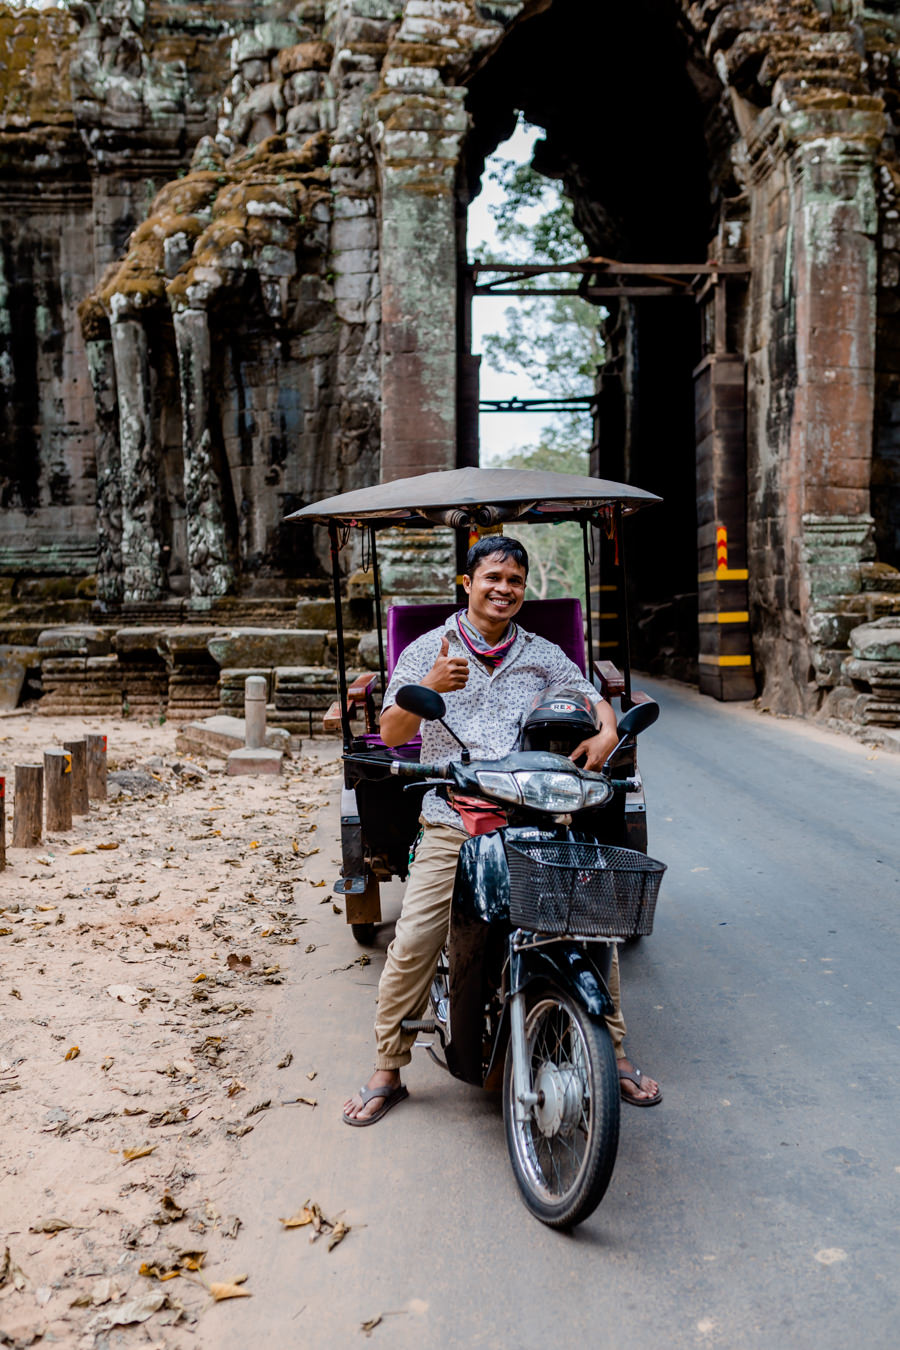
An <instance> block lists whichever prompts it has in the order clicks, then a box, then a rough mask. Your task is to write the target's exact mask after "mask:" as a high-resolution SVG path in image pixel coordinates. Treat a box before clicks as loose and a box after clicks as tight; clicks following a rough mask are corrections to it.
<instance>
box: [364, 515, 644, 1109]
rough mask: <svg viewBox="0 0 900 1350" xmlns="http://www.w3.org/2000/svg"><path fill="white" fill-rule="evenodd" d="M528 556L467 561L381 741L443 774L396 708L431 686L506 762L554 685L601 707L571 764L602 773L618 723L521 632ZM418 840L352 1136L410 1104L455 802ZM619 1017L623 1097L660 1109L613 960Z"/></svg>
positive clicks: (427, 812)
mask: <svg viewBox="0 0 900 1350" xmlns="http://www.w3.org/2000/svg"><path fill="white" fill-rule="evenodd" d="M527 576H528V554H527V553H526V552H525V549H524V548H523V547H522V545H521V544H520V543H519V542H518V541H517V540H515V539H508V538H505V537H503V536H488V537H487V538H485V539H480V540H479V541H478V543H476V544H475V545H474V546H473V547H472V548H471V549H470V550H469V556H468V559H467V562H466V575H465V576H464V578H463V585H464V586H465V590H466V594H467V595H468V608H467V609H466V610H465V611H460V613H459V614H454V615H453V616H452V617H451V618H450V619H448V620H447V622H446V623H445V624H442V625H441V626H440V627H439V628H435V629H432V631H431V632H430V633H425V634H424V635H423V636H422V637H420V638H418V639H417V640H416V641H415V642H413V643H411V644H410V645H409V647H407V648H406V650H405V651H404V652H403V653H402V654H401V656H400V659H399V661H398V662H397V665H396V667H395V669H394V673H393V675H392V676H391V681H390V684H389V685H388V688H387V691H386V693H385V697H384V706H383V708H382V712H381V723H380V730H381V738H382V740H383V741H384V743H385V744H386V745H391V746H393V745H403V744H404V743H405V742H406V741H409V740H411V739H412V737H413V736H415V735H416V734H417V733H418V732H419V730H420V728H421V732H422V759H423V761H425V762H427V763H432V764H446V763H448V762H449V761H450V760H452V759H456V758H457V757H458V755H459V746H458V745H457V744H456V742H455V741H454V740H453V739H452V737H450V736H449V735H448V734H447V732H446V731H445V730H444V728H443V727H442V726H441V725H440V723H438V722H426V723H424V725H423V724H422V721H421V719H420V718H418V717H416V716H415V714H413V713H408V712H404V711H403V709H402V708H399V707H397V704H396V702H395V698H396V693H397V690H398V689H399V688H400V686H401V685H404V684H424V685H427V686H428V687H429V688H431V689H434V690H436V692H437V693H439V694H441V695H442V696H443V698H444V700H445V702H446V704H447V721H448V722H449V724H450V725H451V726H452V727H453V728H454V730H456V732H457V734H458V735H459V736H460V737H461V739H462V740H464V741H465V743H466V745H468V747H469V749H470V750H471V752H472V758H473V759H496V758H500V757H501V756H503V755H506V754H509V752H510V750H512V749H513V747H514V745H515V743H516V740H517V738H518V734H519V730H520V728H521V726H522V723H523V721H524V720H525V717H526V716H527V714H528V711H529V709H530V707H531V704H532V702H533V700H534V698H535V696H536V695H537V694H539V693H540V692H541V691H542V690H544V689H546V688H548V687H549V686H550V685H565V686H566V687H567V688H574V689H581V690H583V691H584V692H585V693H587V694H588V696H589V697H590V698H591V699H592V701H593V702H594V703H595V704H596V710H597V716H598V721H599V724H600V729H599V730H598V731H597V733H596V734H595V735H593V736H590V737H588V738H587V739H586V740H584V741H582V742H581V744H580V745H579V746H577V747H576V749H575V750H573V752H572V754H571V759H572V760H575V761H577V760H582V759H583V761H584V763H583V765H582V767H583V768H586V769H594V770H597V769H601V768H602V767H603V765H604V763H605V762H606V759H607V757H608V756H609V754H610V752H611V751H612V750H613V748H614V747H615V745H616V742H617V739H618V738H617V735H616V718H615V714H614V713H613V710H612V708H611V707H610V706H609V704H608V703H606V702H605V701H604V700H603V699H599V698H598V694H597V691H596V689H594V687H593V686H592V685H591V684H589V683H588V682H587V681H586V680H585V678H584V676H583V675H582V674H581V671H580V670H579V669H578V668H577V666H575V665H574V663H573V662H572V661H570V660H569V658H568V657H567V656H566V655H565V653H564V652H563V651H561V650H560V648H559V647H557V646H556V645H555V644H554V643H552V642H548V641H547V640H546V639H545V638H541V637H538V636H536V635H535V634H534V633H526V632H524V631H523V630H522V629H520V628H518V627H517V625H516V624H515V623H514V622H513V619H514V616H515V615H516V614H517V613H518V612H519V610H520V609H521V607H522V602H523V601H524V599H525V583H526V580H527ZM421 819H422V824H423V830H422V836H421V839H420V842H419V844H418V847H417V849H416V853H415V858H414V861H413V863H412V866H411V868H410V874H409V881H408V883H407V888H406V895H405V896H404V899H403V907H402V910H401V914H400V918H399V919H398V920H397V927H396V935H395V937H394V940H393V942H392V943H391V945H390V946H389V948H388V951H387V960H386V962H385V967H384V971H383V973H382V976H381V980H380V983H379V985H378V1009H377V1012H376V1016H375V1045H376V1055H375V1071H374V1073H373V1074H372V1076H371V1077H370V1079H369V1081H368V1083H367V1084H366V1086H365V1087H364V1088H361V1089H360V1090H359V1092H358V1093H356V1094H355V1095H354V1096H353V1097H351V1098H350V1099H349V1100H348V1101H347V1102H345V1104H344V1111H343V1120H344V1122H345V1123H346V1124H347V1125H372V1124H374V1123H375V1122H376V1121H377V1120H380V1119H381V1117H382V1116H383V1115H384V1114H385V1113H386V1112H387V1111H389V1110H390V1109H391V1107H392V1106H396V1105H397V1103H398V1102H400V1101H403V1100H404V1098H405V1097H407V1096H408V1093H407V1090H406V1088H405V1087H404V1086H403V1084H402V1083H401V1081H400V1069H401V1068H402V1066H403V1065H405V1064H408V1063H409V1061H410V1059H411V1053H410V1051H411V1046H412V1042H413V1041H414V1039H415V1037H414V1036H411V1035H406V1034H404V1033H403V1032H402V1031H401V1029H400V1023H401V1022H402V1021H403V1020H404V1019H406V1018H410V1019H416V1018H420V1017H421V1016H422V1014H423V1013H424V1011H425V1009H426V1007H427V1006H428V993H429V989H430V987H431V980H432V977H433V975H434V969H435V966H436V964H437V958H438V956H439V954H440V951H441V948H442V947H443V945H444V942H445V941H446V937H447V929H448V925H449V918H450V900H451V896H452V893H453V880H454V876H455V873H456V863H457V858H458V855H459V850H460V848H461V847H462V845H463V843H464V842H465V840H466V838H467V837H468V836H467V835H466V833H465V830H464V827H463V824H462V821H461V819H460V817H459V814H458V813H457V812H456V811H454V809H453V807H452V806H451V805H450V804H449V802H447V801H444V800H443V798H441V797H438V796H437V794H436V793H435V792H433V791H432V792H429V793H428V794H427V795H426V797H425V798H424V801H423V803H422V817H421ZM609 984H610V994H611V995H612V999H613V1003H614V1005H615V1009H616V1011H615V1014H614V1016H613V1017H611V1018H609V1019H608V1022H607V1025H608V1026H609V1030H610V1034H611V1036H612V1039H613V1045H614V1047H615V1051H616V1059H617V1061H618V1065H619V1079H620V1084H621V1092H622V1097H623V1099H624V1100H625V1101H627V1102H631V1103H632V1104H633V1105H635V1106H655V1105H656V1103H657V1102H658V1101H661V1099H662V1094H661V1093H660V1091H659V1086H658V1084H657V1083H656V1082H654V1080H653V1079H652V1078H647V1077H644V1076H643V1075H642V1074H641V1072H640V1070H639V1069H635V1067H634V1065H632V1064H631V1062H630V1061H629V1060H628V1059H626V1057H625V1055H624V1052H623V1049H622V1043H623V1040H624V1036H625V1023H624V1020H623V1018H622V1014H621V1010H620V1008H619V967H618V960H617V957H616V953H615V949H614V950H613V965H612V969H611V972H610V981H609Z"/></svg>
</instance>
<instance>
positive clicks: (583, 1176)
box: [503, 989, 619, 1228]
mask: <svg viewBox="0 0 900 1350" xmlns="http://www.w3.org/2000/svg"><path fill="white" fill-rule="evenodd" d="M525 1041H526V1045H527V1048H528V1060H529V1072H530V1076H531V1083H532V1089H533V1091H536V1092H538V1093H539V1094H541V1101H539V1103H538V1105H537V1106H536V1107H533V1108H532V1110H531V1112H530V1114H529V1116H528V1119H527V1120H526V1121H524V1122H519V1121H517V1120H516V1112H515V1100H516V1099H515V1083H514V1076H513V1064H512V1060H513V1055H512V1043H510V1046H509V1048H508V1049H507V1052H506V1064H505V1068H504V1079H503V1119H504V1124H505V1126H506V1145H507V1149H508V1150H509V1157H510V1162H511V1163H512V1168H513V1172H514V1173H515V1177H516V1181H517V1182H518V1185H519V1190H520V1191H521V1193H522V1198H523V1200H524V1201H525V1204H526V1205H527V1206H528V1208H529V1209H530V1210H531V1212H532V1214H534V1215H535V1217H536V1218H538V1219H540V1220H541V1222H542V1223H545V1224H547V1225H549V1227H551V1228H571V1227H573V1226H574V1225H575V1224H577V1223H581V1222H582V1220H584V1219H586V1218H587V1217H588V1215H590V1214H592V1213H593V1211H594V1210H595V1209H596V1208H597V1205H598V1204H599V1203H600V1201H601V1200H602V1198H603V1195H604V1193H605V1191H606V1188H607V1186H608V1185H609V1182H610V1178H611V1177H612V1172H613V1167H614V1166H615V1161H616V1152H617V1149H618V1146H619V1076H618V1071H617V1067H616V1056H615V1051H614V1050H613V1045H612V1041H611V1040H610V1036H609V1032H608V1031H607V1029H606V1027H605V1026H604V1025H602V1024H601V1025H598V1024H597V1023H596V1022H594V1021H593V1020H592V1019H591V1018H590V1017H589V1016H588V1015H587V1013H586V1012H585V1011H584V1009H583V1008H582V1007H581V1006H580V1005H579V1004H578V1003H577V1002H576V1001H575V1000H574V999H572V998H571V997H570V996H569V995H568V994H563V993H560V992H559V991H558V990H556V989H548V990H544V991H542V992H540V993H536V994H529V995H528V1004H527V1008H526V1015H525Z"/></svg>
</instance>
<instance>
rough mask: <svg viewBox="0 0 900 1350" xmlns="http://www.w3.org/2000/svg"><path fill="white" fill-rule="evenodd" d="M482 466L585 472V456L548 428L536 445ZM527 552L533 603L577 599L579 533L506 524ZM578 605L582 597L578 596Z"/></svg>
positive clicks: (570, 528) (571, 528)
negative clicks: (535, 601)
mask: <svg viewBox="0 0 900 1350" xmlns="http://www.w3.org/2000/svg"><path fill="white" fill-rule="evenodd" d="M486 463H487V464H489V465H491V467H495V468H501V467H502V468H505V469H546V470H549V471H551V472H553V473H579V474H586V473H587V472H588V455H587V449H586V447H585V446H583V445H581V444H579V443H578V442H577V441H573V439H572V438H571V437H570V436H569V435H568V434H567V433H566V431H565V430H564V429H562V428H559V427H549V428H548V429H547V431H546V432H545V433H544V435H543V436H542V437H541V439H540V441H538V443H537V445H529V446H525V447H524V448H523V449H521V450H514V451H512V452H511V453H508V454H505V455H503V456H502V458H497V459H495V460H493V461H491V460H490V459H487V460H486ZM505 533H506V534H510V535H512V536H513V538H515V539H520V540H521V541H522V543H523V544H524V545H525V547H526V549H527V550H528V559H529V563H530V566H529V569H528V595H529V597H530V598H533V599H535V600H549V599H553V598H555V597H557V596H565V595H577V596H581V590H582V577H583V572H584V563H583V558H582V543H581V530H580V529H579V527H578V526H577V525H575V524H573V523H572V522H570V521H566V522H564V523H563V524H560V525H518V524H512V525H508V526H507V527H506V530H505ZM582 604H584V598H583V597H582Z"/></svg>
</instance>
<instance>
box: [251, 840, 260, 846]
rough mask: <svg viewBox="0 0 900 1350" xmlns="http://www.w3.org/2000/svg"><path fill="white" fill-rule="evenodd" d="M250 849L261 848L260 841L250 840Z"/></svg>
mask: <svg viewBox="0 0 900 1350" xmlns="http://www.w3.org/2000/svg"><path fill="white" fill-rule="evenodd" d="M250 847H251V848H259V840H258V839H251V840H250Z"/></svg>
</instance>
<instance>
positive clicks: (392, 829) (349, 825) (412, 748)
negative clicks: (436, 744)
mask: <svg viewBox="0 0 900 1350" xmlns="http://www.w3.org/2000/svg"><path fill="white" fill-rule="evenodd" d="M659 501H660V498H659V497H656V496H654V495H653V494H652V493H650V492H645V491H643V490H642V489H640V488H636V487H631V486H629V485H628V484H624V483H615V482H611V481H609V480H606V479H601V478H591V477H582V476H579V475H574V474H563V473H552V472H544V471H539V470H519V469H476V468H467V469H452V470H448V471H446V472H441V473H427V474H422V475H419V476H417V477H414V478H403V479H398V480H396V481H394V482H389V483H380V484H378V485H376V486H374V487H370V488H363V489H360V490H359V491H355V492H348V493H344V494H342V495H340V496H337V497H331V498H328V499H326V500H323V501H319V502H313V503H312V504H310V505H309V506H305V507H303V508H301V509H300V510H299V511H296V512H294V513H293V514H292V515H290V516H288V517H287V519H288V520H289V521H302V522H308V523H318V524H322V525H326V526H327V527H328V531H329V535H330V540H331V565H332V582H333V587H334V601H335V613H336V628H337V639H338V694H339V698H338V702H337V705H336V707H333V708H332V709H331V710H330V712H329V714H328V717H327V718H326V725H327V724H328V723H329V722H330V723H331V724H332V725H335V724H336V723H337V721H338V719H339V721H340V728H341V736H342V740H343V749H344V756H345V766H344V791H343V795H342V800H341V849H342V867H341V877H340V879H339V881H338V882H337V884H336V885H335V892H336V893H338V894H343V896H344V899H345V911H346V919H347V922H348V923H349V924H350V925H351V926H352V929H353V934H354V937H355V938H356V939H357V941H358V942H360V943H362V944H363V945H368V944H370V943H371V942H372V941H373V940H374V937H375V931H376V925H377V924H378V923H379V922H380V920H381V900H380V884H381V882H383V881H390V880H392V879H393V878H395V877H397V878H399V879H400V880H405V878H406V875H407V871H408V866H409V852H410V847H411V845H412V843H413V841H414V840H415V837H416V834H417V832H418V828H419V826H418V819H419V814H420V810H421V793H420V792H418V791H408V790H407V791H404V788H403V784H402V783H401V782H400V781H399V780H398V779H397V778H393V777H391V778H383V779H381V780H380V781H373V779H372V778H371V777H369V776H367V774H366V773H364V772H363V771H362V770H361V769H360V767H359V762H360V757H361V756H362V757H372V758H373V759H382V760H387V761H390V760H394V759H401V760H403V759H405V760H417V759H418V758H419V748H420V741H419V738H418V737H416V738H415V739H413V740H412V741H410V742H409V743H408V744H406V745H403V746H398V747H395V748H393V749H389V748H388V747H387V746H386V745H385V744H384V742H383V741H382V740H381V738H380V736H379V735H378V719H377V710H376V697H375V694H376V690H380V693H381V695H382V696H383V694H384V691H385V689H386V687H387V682H388V680H389V679H390V676H391V674H392V672H393V669H394V667H395V665H396V663H397V659H398V657H399V656H400V653H401V652H402V651H403V650H404V648H405V647H406V646H408V644H409V643H410V642H412V641H413V640H414V639H415V638H417V637H419V636H421V635H422V634H423V633H425V632H427V631H429V630H430V629H432V628H435V627H436V626H437V625H438V624H440V623H443V622H444V621H445V620H446V619H447V618H448V617H449V616H450V615H451V614H452V613H453V612H454V611H455V610H457V609H459V608H460V605H461V601H460V600H459V599H457V600H456V601H455V602H451V601H448V602H446V603H442V604H421V605H414V604H404V605H398V604H394V605H391V606H390V607H389V608H388V610H387V613H386V615H384V614H383V613H382V602H381V585H380V577H379V569H378V549H377V537H378V534H379V532H380V531H382V530H385V529H391V528H395V527H398V526H407V527H412V528H415V529H416V530H422V529H427V528H429V527H431V528H438V527H450V528H451V529H453V530H455V531H456V532H457V538H458V540H459V541H460V544H461V545H463V544H467V543H468V538H469V532H470V531H471V530H472V529H481V530H484V529H491V528H495V527H496V526H498V525H504V526H506V525H510V526H513V527H514V526H515V524H537V523H546V524H555V523H557V522H560V521H577V522H578V523H579V524H580V526H581V530H582V538H583V557H584V591H583V594H584V597H585V602H586V609H587V613H588V614H589V615H590V612H591V604H590V599H591V559H592V556H593V538H592V532H593V531H594V530H598V531H599V530H603V531H604V532H606V533H613V532H615V535H616V538H617V543H618V551H619V565H620V566H624V540H623V539H622V535H621V525H622V519H623V517H625V516H628V515H630V514H632V513H633V512H634V511H636V510H637V509H639V508H640V507H642V506H647V505H650V504H653V503H656V502H659ZM353 530H360V531H362V532H364V534H365V535H366V536H367V538H366V544H367V552H368V556H369V566H370V567H371V569H372V590H373V598H374V606H375V621H376V627H377V633H378V654H379V670H378V673H377V674H375V673H370V672H366V673H364V674H362V675H360V676H358V677H357V678H356V679H355V680H354V681H353V682H352V683H351V682H348V673H347V665H346V658H345V653H344V645H343V618H342V609H341V602H342V596H341V568H340V553H341V549H342V548H343V547H345V546H346V545H347V543H348V542H349V539H350V537H351V533H352V531H353ZM622 603H623V606H625V613H624V614H623V616H622V634H623V640H622V642H621V655H622V668H621V669H619V668H617V667H616V666H615V665H614V664H613V663H612V662H610V661H606V660H595V659H594V656H595V653H594V636H593V625H592V623H591V622H590V621H589V622H588V623H587V625H585V623H584V611H583V610H582V606H581V602H580V600H579V598H577V597H574V596H573V597H571V598H564V599H550V600H527V601H526V602H525V603H524V604H523V606H522V608H521V610H520V612H519V614H518V616H517V618H518V620H519V621H520V623H521V625H522V627H523V628H525V629H526V630H530V631H532V632H535V633H537V634H538V635H540V636H542V637H545V638H548V639H549V640H551V641H552V642H555V643H556V644H557V645H558V646H560V647H561V648H562V650H563V651H564V652H565V653H566V655H567V656H569V657H570V658H571V659H572V660H573V661H574V663H575V664H576V666H578V668H579V669H580V670H581V671H582V673H583V674H585V675H586V676H587V678H588V679H589V680H590V681H591V682H592V683H593V684H594V685H595V687H596V688H597V690H598V691H599V692H600V693H601V694H602V695H603V697H604V698H606V699H607V700H608V701H610V702H614V701H615V700H618V701H619V703H620V707H621V711H622V713H624V712H626V711H627V710H628V709H629V708H631V707H632V706H634V704H635V703H638V702H641V701H644V700H645V699H646V695H643V694H642V693H640V692H636V691H634V690H633V689H632V687H631V669H630V659H629V647H628V636H627V634H628V623H627V606H626V597H625V591H624V586H623V588H622ZM532 734H533V739H532V742H531V744H530V746H529V748H544V749H553V750H556V751H557V752H562V753H568V752H569V751H570V750H571V749H573V748H574V746H575V745H576V744H577V743H578V741H580V740H581V738H582V735H583V732H582V731H576V732H575V735H576V736H577V740H573V741H571V744H569V745H568V749H567V748H566V744H565V726H564V718H563V719H560V718H558V717H557V718H556V719H555V720H554V718H553V717H552V716H550V717H549V718H548V719H546V720H545V722H543V723H541V724H540V726H538V727H537V728H536V729H533V733H532ZM541 736H544V737H545V738H547V739H545V740H544V741H543V742H540V739H539V738H540V737H541ZM348 756H349V757H350V758H349V759H347V758H346V757H348ZM354 761H356V762H355V763H354ZM611 771H612V772H615V773H616V774H618V775H621V776H623V777H625V776H629V777H633V778H635V779H636V780H637V781H636V784H635V790H634V791H631V792H629V793H628V794H627V796H625V797H624V798H623V800H622V803H621V806H620V807H619V808H618V809H616V810H610V811H608V812H606V813H605V815H604V818H603V834H602V837H601V838H600V842H601V843H609V844H618V845H622V846H624V847H627V848H632V849H637V850H639V851H641V852H644V853H646V850H647V826H646V804H645V800H644V793H643V787H642V785H641V784H640V778H639V775H638V773H637V762H636V747H635V741H634V739H633V738H632V739H630V740H629V741H628V742H626V743H625V744H624V745H623V746H622V747H621V748H620V749H619V751H618V752H617V755H616V757H615V758H614V760H613V762H612V765H611Z"/></svg>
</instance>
